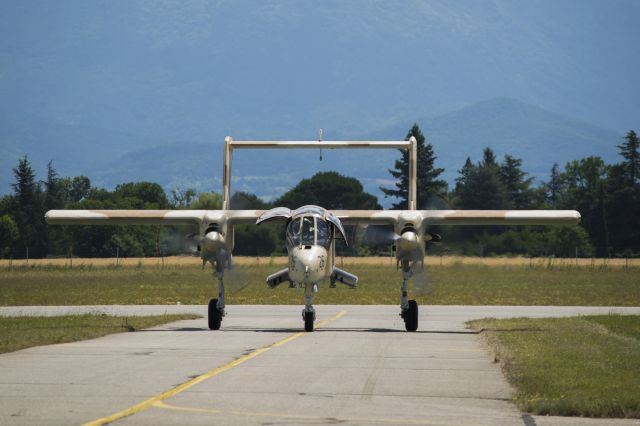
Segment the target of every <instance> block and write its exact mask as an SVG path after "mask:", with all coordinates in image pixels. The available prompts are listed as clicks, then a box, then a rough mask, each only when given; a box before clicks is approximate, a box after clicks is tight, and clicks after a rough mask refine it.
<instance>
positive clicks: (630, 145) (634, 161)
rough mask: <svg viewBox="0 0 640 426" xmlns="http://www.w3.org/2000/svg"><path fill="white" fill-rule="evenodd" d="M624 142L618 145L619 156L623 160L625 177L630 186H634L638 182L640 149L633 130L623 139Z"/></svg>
mask: <svg viewBox="0 0 640 426" xmlns="http://www.w3.org/2000/svg"><path fill="white" fill-rule="evenodd" d="M624 139H625V142H623V143H622V144H621V145H618V149H619V150H620V155H622V157H623V158H624V159H625V161H624V166H625V176H626V178H627V180H628V182H629V184H631V185H635V184H636V183H638V181H640V147H639V142H638V135H636V132H634V131H633V130H629V132H628V133H627V134H626V136H625V137H624Z"/></svg>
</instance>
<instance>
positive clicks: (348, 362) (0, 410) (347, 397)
mask: <svg viewBox="0 0 640 426" xmlns="http://www.w3.org/2000/svg"><path fill="white" fill-rule="evenodd" d="M316 309H317V311H318V321H319V322H320V324H319V329H318V330H317V331H316V332H313V333H304V332H300V330H301V328H302V318H301V315H300V311H301V307H299V306H229V307H228V313H229V315H228V316H227V317H226V318H225V320H224V322H223V325H222V330H220V331H215V332H214V331H210V330H208V329H207V328H206V319H204V318H203V319H198V320H192V321H180V322H175V323H172V324H169V325H166V326H163V327H157V328H153V329H150V330H146V331H140V332H136V333H123V334H117V335H110V336H105V337H101V338H98V339H93V340H88V341H83V342H76V343H68V344H61V345H51V346H43V347H37V348H31V349H26V350H22V351H18V352H13V353H9V354H4V355H0V424H3V425H4V424H11V425H13V424H15V425H23V424H25V425H26V424H28V425H41V424H61V425H68V424H82V423H86V422H91V421H96V420H98V421H99V422H105V421H113V422H114V423H117V424H123V425H125V424H135V425H137V424H145V425H146V424H149V425H156V424H196V425H197V424H207V425H210V424H216V425H218V424H219V425H276V424H305V425H306V424H344V425H369V424H375V425H378V424H380V425H386V424H390V425H405V424H406V425H526V426H533V425H540V426H543V425H556V424H557V425H576V424H584V425H601V424H610V425H618V424H620V425H638V424H640V421H638V420H610V421H606V422H605V421H603V420H591V419H574V418H560V417H540V416H529V415H526V414H525V415H523V414H521V413H520V412H518V410H517V409H516V407H515V405H514V404H513V403H512V402H511V399H510V398H511V391H512V390H511V389H510V387H509V385H508V384H507V382H506V381H505V380H504V378H503V376H502V374H501V373H500V370H499V367H498V366H497V364H495V363H493V360H492V357H491V356H490V354H489V353H488V352H487V351H486V349H485V348H484V347H483V345H482V341H481V338H480V336H479V335H478V334H476V333H474V332H472V331H470V330H467V329H466V328H465V326H464V322H465V321H467V320H469V319H474V318H482V317H488V316H493V317H514V316H535V317H545V316H564V315H577V314H592V313H609V312H614V313H627V314H628V313H636V314H640V308H580V307H500V306H425V307H422V306H421V311H420V329H419V331H418V332H417V333H407V332H404V331H403V330H404V323H403V322H402V320H401V319H400V317H399V316H398V311H399V308H398V307H396V306H325V305H318V306H316ZM86 311H89V312H106V313H109V314H123V315H136V314H137V315H146V314H153V313H165V312H167V313H174V312H196V313H199V314H202V315H204V314H205V313H206V312H205V311H206V308H205V307H203V306H91V307H16V308H0V315H5V316H6V315H43V314H44V315H61V314H65V313H80V312H86ZM125 415H126V416H125ZM98 424H99V423H98Z"/></svg>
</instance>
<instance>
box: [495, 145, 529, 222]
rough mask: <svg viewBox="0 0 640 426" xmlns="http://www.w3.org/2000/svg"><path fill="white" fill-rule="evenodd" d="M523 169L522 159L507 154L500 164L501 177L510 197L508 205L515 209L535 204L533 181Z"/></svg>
mask: <svg viewBox="0 0 640 426" xmlns="http://www.w3.org/2000/svg"><path fill="white" fill-rule="evenodd" d="M527 174H528V173H526V172H525V171H523V170H522V159H521V158H514V157H512V156H511V155H505V156H504V160H503V161H502V164H500V179H501V180H502V183H503V184H504V186H505V189H506V191H507V198H508V207H509V208H515V209H527V208H530V207H531V206H532V204H533V198H534V194H533V190H532V189H531V182H532V181H533V178H528V177H527Z"/></svg>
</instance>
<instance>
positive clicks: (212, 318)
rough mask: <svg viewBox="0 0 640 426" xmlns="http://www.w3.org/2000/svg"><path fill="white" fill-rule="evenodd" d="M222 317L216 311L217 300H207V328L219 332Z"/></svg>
mask: <svg viewBox="0 0 640 426" xmlns="http://www.w3.org/2000/svg"><path fill="white" fill-rule="evenodd" d="M221 322H222V315H220V311H219V310H218V299H211V300H209V328H210V329H211V330H220V323H221Z"/></svg>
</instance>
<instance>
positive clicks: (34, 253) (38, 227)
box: [11, 155, 46, 257]
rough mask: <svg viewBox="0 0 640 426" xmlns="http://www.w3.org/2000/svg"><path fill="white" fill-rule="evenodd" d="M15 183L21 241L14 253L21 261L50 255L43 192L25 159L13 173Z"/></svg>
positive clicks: (15, 202)
mask: <svg viewBox="0 0 640 426" xmlns="http://www.w3.org/2000/svg"><path fill="white" fill-rule="evenodd" d="M13 174H14V176H15V183H13V184H12V185H11V186H12V187H13V190H14V198H13V200H14V203H13V206H12V209H11V210H12V211H11V216H12V217H13V218H14V219H15V222H16V224H17V225H18V232H19V234H20V239H19V241H18V242H17V243H16V244H14V247H13V251H14V253H15V254H16V255H17V257H26V256H27V252H28V255H29V256H30V257H42V256H44V255H46V232H45V224H44V211H43V206H42V190H41V189H40V186H39V185H38V183H37V182H36V180H35V173H34V171H33V168H32V167H31V163H30V162H29V159H28V158H27V156H26V155H25V156H24V157H23V158H21V159H20V160H19V162H18V166H17V167H16V168H14V169H13Z"/></svg>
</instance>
